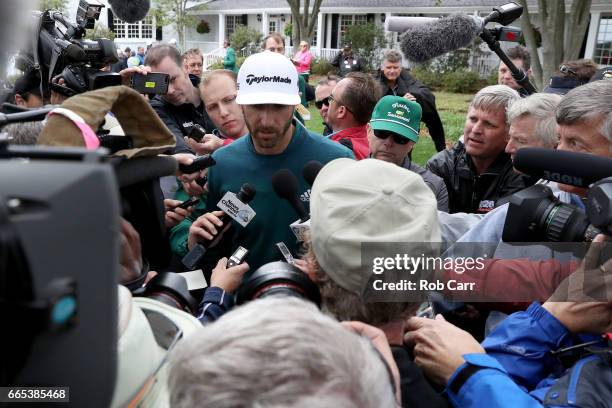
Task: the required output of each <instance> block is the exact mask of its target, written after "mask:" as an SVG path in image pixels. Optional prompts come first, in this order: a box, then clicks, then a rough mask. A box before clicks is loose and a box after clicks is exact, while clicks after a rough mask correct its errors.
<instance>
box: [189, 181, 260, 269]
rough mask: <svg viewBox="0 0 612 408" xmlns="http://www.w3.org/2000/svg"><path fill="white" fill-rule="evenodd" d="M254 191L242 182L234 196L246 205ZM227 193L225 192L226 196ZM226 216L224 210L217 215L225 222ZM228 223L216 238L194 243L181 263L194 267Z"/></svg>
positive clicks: (219, 237) (227, 226)
mask: <svg viewBox="0 0 612 408" xmlns="http://www.w3.org/2000/svg"><path fill="white" fill-rule="evenodd" d="M256 192H257V191H256V190H255V189H254V188H253V187H252V186H251V185H250V184H249V183H244V184H243V185H242V187H240V191H239V192H238V194H236V195H235V198H236V199H238V201H240V203H241V204H243V205H244V206H246V205H247V204H248V203H250V202H251V201H252V200H253V198H255V194H256ZM228 194H230V193H228ZM228 194H226V196H227V195H228ZM223 200H226V199H225V197H224V198H223V199H222V201H223ZM234 205H235V204H233V205H232V206H234ZM228 217H230V216H229V215H228V213H227V212H226V213H225V214H223V215H221V217H219V219H220V220H221V221H223V223H225V221H226V220H227V219H228ZM232 218H233V217H232ZM230 225H231V224H230V223H229V222H228V223H227V224H226V225H224V226H223V231H222V232H221V233H220V234H219V235H218V236H217V238H214V239H213V240H211V241H207V242H204V243H201V244H196V245H195V246H194V247H193V248H192V249H191V250H190V251H189V252H188V253H187V255H185V256H184V257H183V259H182V260H181V262H182V263H183V265H185V267H187V268H188V270H193V269H195V268H196V267H197V266H198V264H199V263H200V261H201V260H202V258H203V257H204V254H206V251H207V250H208V248H210V247H211V246H214V245H216V244H217V243H218V242H219V241H220V239H221V236H222V235H223V232H225V231H226V230H227V228H229V226H230Z"/></svg>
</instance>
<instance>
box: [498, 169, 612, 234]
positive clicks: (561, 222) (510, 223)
mask: <svg viewBox="0 0 612 408" xmlns="http://www.w3.org/2000/svg"><path fill="white" fill-rule="evenodd" d="M585 208H586V213H585V212H583V211H581V210H580V209H579V208H578V207H576V206H574V205H571V204H565V203H562V202H561V201H560V200H559V199H558V198H557V197H555V196H554V195H553V193H552V191H551V189H550V188H549V187H547V186H545V185H542V184H536V185H534V186H531V187H529V188H526V189H524V190H522V191H519V192H518V193H515V194H514V195H513V196H512V197H511V198H510V201H509V207H508V214H507V216H506V222H505V224H504V233H503V236H502V238H503V240H504V241H505V242H589V241H592V240H593V238H595V236H596V235H597V234H599V233H603V234H607V235H612V177H608V178H605V179H602V180H600V181H598V182H596V183H594V184H593V185H591V187H590V188H589V190H588V193H587V197H586V200H585Z"/></svg>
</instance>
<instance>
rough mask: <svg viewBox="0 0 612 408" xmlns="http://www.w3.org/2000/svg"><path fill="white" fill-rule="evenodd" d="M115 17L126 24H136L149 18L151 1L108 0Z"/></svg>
mask: <svg viewBox="0 0 612 408" xmlns="http://www.w3.org/2000/svg"><path fill="white" fill-rule="evenodd" d="M108 2H109V4H110V6H111V8H112V9H113V13H115V16H116V17H117V18H119V19H121V20H123V21H125V22H126V23H130V24H133V23H136V22H138V21H140V20H142V19H143V18H145V17H146V16H147V13H148V12H149V8H151V2H150V0H108Z"/></svg>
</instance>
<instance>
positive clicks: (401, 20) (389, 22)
mask: <svg viewBox="0 0 612 408" xmlns="http://www.w3.org/2000/svg"><path fill="white" fill-rule="evenodd" d="M435 21H438V18H437V17H398V16H394V17H387V18H386V19H385V31H391V32H393V33H403V32H404V31H406V30H408V29H410V28H414V27H417V26H420V25H423V24H429V23H433V22H435Z"/></svg>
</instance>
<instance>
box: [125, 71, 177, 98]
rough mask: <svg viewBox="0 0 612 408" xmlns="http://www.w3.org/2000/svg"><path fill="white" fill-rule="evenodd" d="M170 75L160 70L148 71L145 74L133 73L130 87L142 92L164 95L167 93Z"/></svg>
mask: <svg viewBox="0 0 612 408" xmlns="http://www.w3.org/2000/svg"><path fill="white" fill-rule="evenodd" d="M169 83H170V75H168V74H164V73H161V72H149V73H148V74H147V75H143V74H140V73H134V75H132V79H131V80H130V88H132V89H134V90H136V91H138V92H139V93H143V94H151V95H165V94H167V93H168V84H169Z"/></svg>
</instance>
